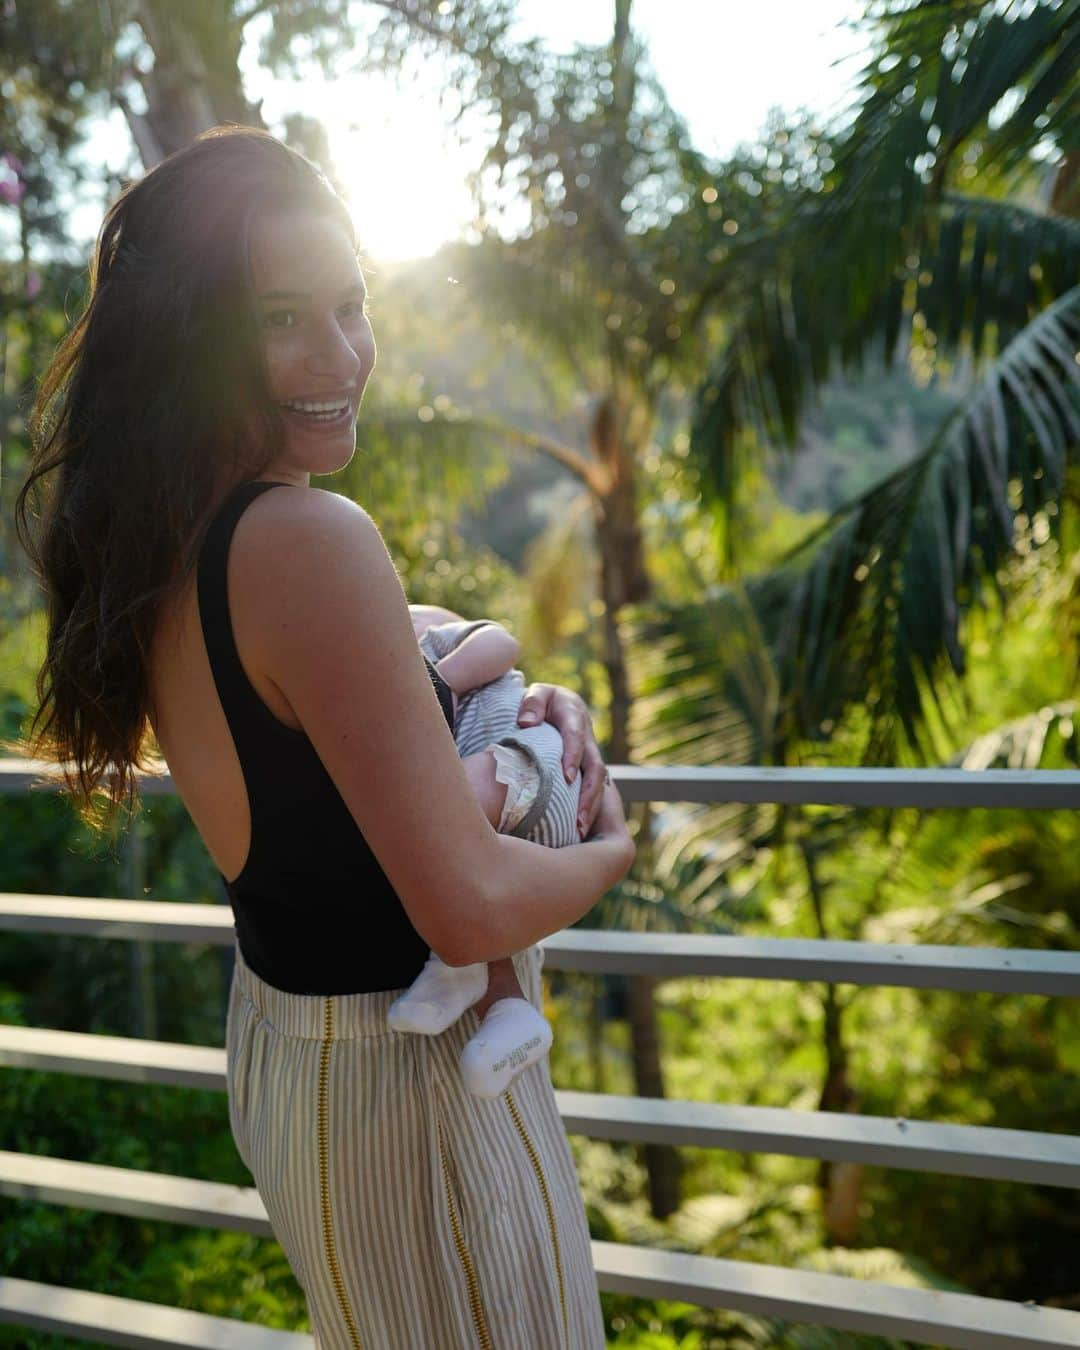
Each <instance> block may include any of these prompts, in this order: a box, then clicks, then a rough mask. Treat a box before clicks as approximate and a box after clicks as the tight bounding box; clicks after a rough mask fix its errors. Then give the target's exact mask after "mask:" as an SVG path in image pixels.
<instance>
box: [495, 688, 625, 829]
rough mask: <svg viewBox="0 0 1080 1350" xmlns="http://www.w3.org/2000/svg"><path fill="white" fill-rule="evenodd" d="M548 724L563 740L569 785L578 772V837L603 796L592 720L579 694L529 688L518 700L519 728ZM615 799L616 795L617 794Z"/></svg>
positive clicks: (602, 763) (559, 690)
mask: <svg viewBox="0 0 1080 1350" xmlns="http://www.w3.org/2000/svg"><path fill="white" fill-rule="evenodd" d="M540 722H550V723H551V725H552V726H553V727H556V728H557V729H558V731H559V734H560V735H561V736H562V738H563V773H564V774H565V775H566V781H567V782H568V783H572V782H573V781H574V778H575V776H576V774H577V772H578V770H579V768H580V770H581V796H580V798H579V800H578V817H577V819H578V833H579V834H580V835H581V837H582V838H584V837H585V836H586V835H587V834H588V833H589V831H590V829H591V828H592V825H593V821H594V820H595V819H596V816H597V812H598V811H599V810H600V804H601V798H602V797H603V795H604V774H605V769H604V761H603V760H602V759H601V758H600V747H599V746H598V745H597V744H596V737H595V736H594V735H593V726H592V718H591V717H590V716H589V710H588V708H587V707H586V706H585V701H584V699H583V698H582V697H581V695H580V694H575V693H574V691H573V690H572V689H565V688H563V686H562V685H558V684H530V685H529V687H528V689H526V691H525V697H524V698H523V699H522V700H521V710H520V712H519V713H518V726H522V727H527V726H536V725H538V724H539V723H540ZM616 795H618V794H617V793H616Z"/></svg>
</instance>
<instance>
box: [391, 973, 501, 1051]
mask: <svg viewBox="0 0 1080 1350" xmlns="http://www.w3.org/2000/svg"><path fill="white" fill-rule="evenodd" d="M487 982H488V971H487V962H486V961H479V962H477V963H476V964H475V965H471V966H448V965H445V964H444V963H443V962H442V961H440V960H439V958H438V957H437V956H436V955H435V953H434V952H432V953H431V955H430V956H429V957H428V959H427V962H426V964H425V966H424V969H423V970H422V971H421V972H420V974H419V975H417V977H416V979H415V980H413V982H412V984H411V985H410V986H409V988H408V989H406V991H405V993H404V994H402V995H401V997H400V998H398V999H395V1000H394V1002H393V1003H391V1005H390V1009H389V1011H388V1012H387V1014H386V1020H387V1022H388V1023H389V1025H390V1026H391V1027H392V1028H393V1029H394V1031H415V1032H418V1033H419V1034H420V1035H422V1036H437V1035H438V1033H439V1032H440V1031H445V1030H446V1028H447V1027H448V1026H449V1025H450V1023H451V1022H456V1021H457V1019H458V1018H459V1017H460V1016H461V1014H462V1013H463V1012H464V1011H465V1009H466V1008H471V1007H472V1005H473V1004H474V1003H475V1002H476V1001H477V999H478V998H480V997H481V996H482V995H483V993H484V990H485V989H486V988H487Z"/></svg>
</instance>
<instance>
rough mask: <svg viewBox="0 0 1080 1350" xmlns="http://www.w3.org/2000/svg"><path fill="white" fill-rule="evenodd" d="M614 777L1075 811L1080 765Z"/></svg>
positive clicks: (681, 797)
mask: <svg viewBox="0 0 1080 1350" xmlns="http://www.w3.org/2000/svg"><path fill="white" fill-rule="evenodd" d="M609 768H610V771H611V776H612V778H613V779H614V780H615V782H616V783H617V785H618V788H619V791H620V793H621V794H622V796H623V797H624V799H625V800H626V801H643V802H644V801H648V802H777V803H780V802H783V803H787V804H801V805H818V804H821V805H833V806H917V807H923V808H926V809H928V810H929V809H935V808H942V807H958V808H964V807H977V806H981V807H993V808H999V809H1000V808H1007V807H1017V808H1021V809H1027V808H1030V809H1032V810H1054V809H1057V810H1073V811H1074V810H1076V808H1077V807H1080V771H1077V770H1074V769H937V768H934V769H869V768H850V769H837V768H820V769H815V768H805V769H787V768H771V767H769V766H768V765H748V766H744V765H720V766H717V767H713V768H698V767H686V768H683V767H680V766H672V765H643V764H612V765H610V766H609ZM136 777H137V778H138V781H139V790H140V792H142V793H145V794H146V795H147V796H160V795H167V794H170V793H173V792H175V788H174V787H173V781H172V775H171V774H170V773H169V772H168V770H167V769H166V768H165V766H164V763H162V767H161V770H160V771H157V772H152V773H142V772H137V773H136ZM62 785H63V779H62V777H60V776H59V774H58V773H57V766H56V765H55V764H51V763H49V762H48V761H45V760H30V759H15V758H10V759H0V792H25V791H27V790H29V789H31V788H32V789H33V790H34V791H45V792H54V791H57V790H58V789H59V788H60V787H61V786H62Z"/></svg>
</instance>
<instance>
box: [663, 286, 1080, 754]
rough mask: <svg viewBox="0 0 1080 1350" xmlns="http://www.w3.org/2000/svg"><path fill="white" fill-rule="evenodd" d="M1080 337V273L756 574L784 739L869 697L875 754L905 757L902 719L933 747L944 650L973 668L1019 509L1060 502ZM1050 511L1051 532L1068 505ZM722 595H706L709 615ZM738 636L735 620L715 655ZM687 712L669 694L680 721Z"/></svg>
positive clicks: (1079, 411) (824, 723)
mask: <svg viewBox="0 0 1080 1350" xmlns="http://www.w3.org/2000/svg"><path fill="white" fill-rule="evenodd" d="M1078 347H1080V286H1077V287H1074V288H1073V289H1072V290H1070V291H1068V292H1066V294H1065V295H1063V296H1062V297H1061V298H1060V299H1058V300H1057V301H1055V302H1054V303H1053V304H1052V305H1050V306H1049V307H1048V308H1047V309H1046V310H1044V311H1043V312H1042V313H1041V314H1039V315H1038V316H1037V317H1036V318H1035V319H1033V320H1032V321H1031V322H1030V323H1029V324H1028V325H1027V327H1026V328H1024V329H1023V330H1022V331H1021V332H1019V333H1018V334H1017V335H1016V336H1015V337H1014V338H1013V339H1012V341H1011V342H1010V343H1008V345H1007V346H1006V347H1005V348H1004V350H1003V351H1002V352H1001V354H1000V355H999V357H998V358H997V360H996V361H994V362H993V363H992V364H991V365H990V366H989V367H988V368H987V370H986V371H985V373H984V375H983V378H982V379H981V380H980V382H979V383H978V384H977V385H976V386H975V387H974V388H973V389H972V390H971V392H970V393H969V394H968V396H967V397H966V398H964V399H963V400H961V401H960V403H959V404H958V405H957V407H956V408H955V409H954V410H953V411H952V412H951V413H950V414H949V415H948V416H947V417H946V419H945V420H944V422H943V423H942V425H941V426H940V428H939V429H938V431H937V433H936V435H935V436H934V438H933V440H932V441H931V443H930V444H929V445H928V447H927V448H926V449H925V450H924V451H923V452H922V453H921V454H920V455H918V456H917V457H916V458H915V459H914V460H912V461H910V462H909V463H907V464H905V465H904V466H903V467H902V468H901V469H899V470H898V471H896V472H895V473H893V474H892V475H891V476H890V477H888V478H886V479H885V480H883V481H882V482H880V483H878V484H876V485H874V486H873V487H872V488H870V489H869V490H868V491H867V492H865V493H863V494H862V495H861V496H860V497H859V498H857V499H856V500H855V501H853V502H851V503H849V504H847V505H846V506H845V507H844V508H843V509H842V510H840V511H838V512H836V513H835V514H834V515H833V516H831V517H830V518H829V519H828V520H827V521H825V522H824V524H823V525H821V526H820V527H819V528H818V529H817V530H815V531H814V532H813V533H811V534H810V535H809V536H808V537H807V538H806V539H805V540H803V541H802V542H801V543H800V544H799V545H798V547H797V548H795V549H794V550H792V551H791V552H790V553H789V554H787V555H785V556H784V557H783V558H782V559H781V560H780V561H779V563H778V565H777V566H776V567H775V568H774V569H773V570H771V571H770V572H768V573H767V574H764V575H762V576H760V577H757V578H753V579H751V580H750V581H749V582H748V583H747V585H746V593H747V596H748V598H749V601H750V604H751V606H752V609H753V612H754V615H755V617H756V622H757V624H758V625H760V629H761V631H762V633H763V634H764V638H765V642H766V644H767V647H768V650H769V653H770V655H771V659H772V662H773V666H774V669H775V679H776V681H777V685H776V688H777V696H778V700H779V704H780V715H779V718H778V735H779V736H780V738H781V739H789V738H800V739H801V738H807V739H814V738H817V737H820V736H822V735H823V734H825V733H827V732H828V730H830V729H831V726H832V725H833V724H834V723H835V722H836V721H838V720H839V718H840V716H841V715H842V714H843V712H844V710H845V709H846V708H847V707H848V706H849V705H850V704H852V703H853V702H860V703H863V704H864V705H866V707H867V711H868V713H869V714H870V716H871V718H872V726H873V729H872V733H871V736H870V741H869V745H868V753H867V756H866V760H865V762H868V763H873V762H879V763H894V762H895V760H896V733H897V720H898V723H899V727H900V728H902V730H903V732H904V734H905V736H906V737H907V740H908V742H909V744H910V745H911V746H912V747H913V748H914V749H916V750H917V751H919V752H923V751H925V749H926V748H927V747H926V746H925V745H924V743H923V733H924V731H925V710H924V705H923V700H924V697H925V694H928V695H929V696H930V697H931V698H935V699H936V691H935V680H936V679H938V678H939V675H940V672H941V668H942V661H943V659H946V658H947V661H948V664H949V666H950V667H951V669H952V670H953V672H955V674H957V675H960V674H962V673H963V671H964V656H963V651H962V648H961V645H960V621H961V615H962V613H963V611H964V610H965V609H966V608H968V607H969V606H970V605H972V604H973V603H974V602H975V601H976V600H977V599H978V597H979V595H980V593H981V590H982V588H983V587H984V586H985V585H986V584H987V583H988V582H989V583H990V584H991V585H993V586H994V587H995V588H996V589H997V591H998V594H999V596H1001V598H1002V599H1004V595H1003V593H1002V590H1001V583H1000V582H999V580H998V577H997V570H998V568H999V566H1000V564H1001V563H1002V562H1003V561H1004V560H1005V559H1006V558H1007V557H1008V556H1009V554H1010V553H1011V552H1012V551H1013V548H1014V541H1015V534H1016V517H1017V514H1018V513H1021V512H1022V513H1023V514H1024V515H1025V516H1026V517H1027V518H1028V519H1029V520H1030V519H1032V518H1033V517H1034V516H1035V515H1036V514H1037V513H1038V512H1040V511H1042V510H1044V508H1046V507H1047V506H1048V505H1050V504H1052V503H1055V502H1056V499H1057V497H1058V495H1059V494H1060V492H1061V488H1062V482H1063V479H1064V475H1065V471H1066V467H1067V465H1068V464H1069V463H1070V462H1071V461H1073V460H1075V457H1076V454H1077V450H1078V447H1080V364H1078V362H1077V349H1078ZM1048 525H1049V532H1050V535H1051V536H1055V535H1056V533H1057V530H1058V517H1057V515H1056V514H1049V515H1048ZM717 606H718V598H717V597H710V598H709V599H707V600H705V601H703V602H702V604H701V606H699V607H698V608H699V614H700V621H702V622H705V616H706V615H707V614H708V613H709V612H710V607H711V612H712V613H714V614H716V613H718V612H719V610H718V608H717ZM683 622H684V623H691V622H692V620H691V619H690V618H689V617H687V618H686V619H684V621H683ZM730 643H731V639H730V636H729V634H728V633H727V632H725V633H724V641H723V645H720V644H717V645H716V646H715V647H714V649H713V650H714V652H715V654H716V655H715V659H716V660H717V661H718V662H720V661H721V660H722V657H723V653H724V652H725V650H726V648H727V647H728V646H729V645H730ZM735 650H736V651H737V650H738V646H737V644H736V646H735ZM924 691H925V694H924ZM686 706H687V707H689V706H691V705H689V704H687V705H686ZM939 706H940V705H939ZM878 710H880V712H879V711H878ZM680 712H681V709H680V706H679V704H678V703H677V702H676V703H673V704H672V707H671V710H670V712H669V714H668V716H669V720H670V721H672V722H674V723H675V724H676V725H678V724H679V723H680V720H681V719H680ZM942 716H943V717H944V716H945V714H944V710H942Z"/></svg>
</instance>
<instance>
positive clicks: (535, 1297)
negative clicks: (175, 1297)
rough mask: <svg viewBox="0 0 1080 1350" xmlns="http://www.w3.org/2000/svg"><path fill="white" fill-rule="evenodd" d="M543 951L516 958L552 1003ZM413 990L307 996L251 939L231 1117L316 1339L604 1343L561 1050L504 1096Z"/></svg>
mask: <svg viewBox="0 0 1080 1350" xmlns="http://www.w3.org/2000/svg"><path fill="white" fill-rule="evenodd" d="M541 962H542V952H541V950H540V948H538V947H532V948H530V949H529V950H528V951H526V952H522V953H518V954H516V955H515V956H514V965H515V967H516V969H517V973H518V978H519V980H520V981H521V987H522V989H523V991H524V993H525V996H526V997H527V998H528V999H530V1001H531V1002H532V1003H533V1004H534V1005H535V1006H537V1007H538V1008H539V1007H540V1006H541V990H540V966H541ZM400 993H401V991H400V990H387V991H385V992H380V993H373V994H332V995H322V994H291V993H287V992H285V991H284V990H281V989H277V988H275V987H273V986H272V985H269V984H267V983H266V982H265V981H263V980H262V979H260V978H259V976H257V975H256V974H255V973H254V972H253V971H252V970H251V969H250V967H249V966H248V965H247V964H246V963H245V961H244V959H243V956H242V955H241V953H240V949H239V946H236V966H235V971H234V975H233V982H232V988H231V990H230V995H229V1009H228V1020H227V1025H226V1060H227V1068H228V1097H229V1123H230V1126H231V1128H232V1133H233V1138H234V1139H235V1141H236V1146H237V1148H238V1149H239V1152H240V1156H241V1158H242V1159H243V1161H244V1163H245V1165H246V1166H247V1167H248V1169H249V1170H250V1172H251V1174H252V1177H253V1178H254V1180H255V1185H256V1187H257V1189H258V1192H259V1195H260V1196H261V1197H262V1200H263V1203H264V1204H265V1206H266V1211H267V1214H268V1216H269V1219H270V1224H271V1227H272V1228H273V1230H274V1235H275V1237H276V1238H277V1240H278V1241H279V1242H280V1244H281V1246H282V1248H283V1250H284V1252H285V1255H286V1257H287V1259H288V1262H289V1265H290V1266H291V1267H292V1270H293V1273H294V1274H295V1276H296V1278H297V1281H298V1282H299V1284H300V1286H301V1288H302V1289H303V1291H304V1294H305V1296H306V1298H307V1305H308V1311H309V1314H310V1317H311V1327H312V1332H313V1335H314V1338H315V1344H316V1346H317V1347H318V1350H360V1348H361V1347H363V1350H466V1347H468V1350H473V1348H474V1347H478V1348H479V1350H603V1346H604V1331H603V1322H602V1318H601V1315H600V1304H599V1296H598V1293H597V1286H596V1275H595V1272H594V1270H593V1265H592V1257H591V1251H590V1246H589V1234H588V1229H587V1225H586V1222H585V1211H584V1207H583V1205H582V1200H581V1193H580V1191H579V1189H578V1180H577V1174H576V1172H575V1169H574V1163H573V1158H572V1156H571V1153H570V1149H569V1146H568V1144H567V1140H566V1133H565V1131H564V1129H563V1125H562V1120H561V1118H560V1116H559V1114H558V1111H557V1110H556V1107H555V1097H554V1093H553V1091H552V1086H551V1076H550V1073H549V1070H548V1063H547V1060H546V1059H544V1060H542V1061H540V1062H539V1063H537V1064H533V1065H531V1066H530V1067H529V1068H528V1069H526V1070H525V1071H524V1072H523V1073H521V1074H520V1075H519V1076H518V1078H517V1079H516V1080H515V1082H514V1084H513V1086H512V1087H511V1088H510V1089H508V1090H507V1091H506V1092H504V1093H503V1095H502V1096H501V1097H499V1098H496V1099H495V1100H493V1101H485V1100H482V1099H480V1098H477V1097H473V1096H471V1095H470V1094H469V1093H468V1092H467V1091H466V1090H465V1087H464V1084H463V1083H462V1079H461V1074H460V1071H459V1069H458V1056H459V1055H460V1053H461V1050H462V1048H463V1046H464V1045H465V1042H466V1041H467V1040H468V1039H469V1037H470V1036H472V1034H473V1033H474V1032H475V1031H476V1029H477V1026H478V1025H479V1022H478V1018H477V1016H476V1014H475V1013H474V1012H472V1011H471V1010H470V1011H469V1012H467V1013H466V1014H465V1015H464V1016H463V1017H462V1018H461V1019H460V1020H459V1021H458V1022H457V1023H455V1024H454V1025H453V1026H451V1027H449V1028H448V1029H447V1030H446V1031H444V1032H443V1033H442V1034H441V1035H439V1036H414V1035H406V1034H402V1033H399V1032H395V1031H391V1030H390V1028H389V1027H388V1026H387V1024H386V1013H387V1010H388V1008H389V1006H390V1004H391V1003H392V1002H393V1001H394V999H395V998H396V997H397V996H398V995H399V994H400Z"/></svg>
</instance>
